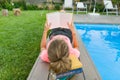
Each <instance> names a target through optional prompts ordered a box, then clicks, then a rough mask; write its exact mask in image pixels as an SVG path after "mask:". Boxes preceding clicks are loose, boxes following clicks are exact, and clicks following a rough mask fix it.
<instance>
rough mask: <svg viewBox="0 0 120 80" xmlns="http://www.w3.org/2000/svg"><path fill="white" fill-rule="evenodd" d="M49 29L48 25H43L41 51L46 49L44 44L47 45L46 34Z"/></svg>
mask: <svg viewBox="0 0 120 80" xmlns="http://www.w3.org/2000/svg"><path fill="white" fill-rule="evenodd" d="M49 28H50V24H49V25H48V23H47V22H46V23H45V27H44V31H43V36H42V40H41V50H43V49H46V43H47V32H48V30H49Z"/></svg>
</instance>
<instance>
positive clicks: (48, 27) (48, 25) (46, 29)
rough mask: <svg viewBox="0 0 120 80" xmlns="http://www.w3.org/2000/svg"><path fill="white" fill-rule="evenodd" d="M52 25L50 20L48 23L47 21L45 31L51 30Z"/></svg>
mask: <svg viewBox="0 0 120 80" xmlns="http://www.w3.org/2000/svg"><path fill="white" fill-rule="evenodd" d="M50 26H51V23H50V24H48V22H46V23H45V27H44V31H45V32H47V31H49V29H50Z"/></svg>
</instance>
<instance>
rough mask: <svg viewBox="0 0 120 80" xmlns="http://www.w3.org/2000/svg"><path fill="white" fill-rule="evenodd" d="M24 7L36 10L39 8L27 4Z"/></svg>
mask: <svg viewBox="0 0 120 80" xmlns="http://www.w3.org/2000/svg"><path fill="white" fill-rule="evenodd" d="M26 7H27V10H38V9H39V8H38V6H36V5H27V6H26Z"/></svg>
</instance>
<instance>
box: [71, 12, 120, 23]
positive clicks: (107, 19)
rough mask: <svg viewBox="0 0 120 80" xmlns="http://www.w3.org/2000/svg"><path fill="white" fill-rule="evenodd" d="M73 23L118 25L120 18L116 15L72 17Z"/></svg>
mask: <svg viewBox="0 0 120 80" xmlns="http://www.w3.org/2000/svg"><path fill="white" fill-rule="evenodd" d="M73 18H74V22H76V23H94V24H120V21H119V20H120V16H116V15H108V16H106V15H99V16H91V15H77V14H75V15H74V17H73Z"/></svg>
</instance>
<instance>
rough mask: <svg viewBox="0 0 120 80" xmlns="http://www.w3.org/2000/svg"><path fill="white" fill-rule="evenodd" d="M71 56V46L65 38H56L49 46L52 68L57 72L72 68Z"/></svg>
mask: <svg viewBox="0 0 120 80" xmlns="http://www.w3.org/2000/svg"><path fill="white" fill-rule="evenodd" d="M68 57H69V48H68V45H67V43H66V42H65V41H64V40H59V39H56V40H54V41H52V42H51V44H50V45H49V47H48V58H49V60H50V69H51V70H53V71H54V72H55V73H56V74H59V73H63V72H66V71H68V70H70V68H71V60H70V59H69V58H68Z"/></svg>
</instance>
